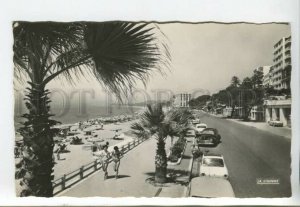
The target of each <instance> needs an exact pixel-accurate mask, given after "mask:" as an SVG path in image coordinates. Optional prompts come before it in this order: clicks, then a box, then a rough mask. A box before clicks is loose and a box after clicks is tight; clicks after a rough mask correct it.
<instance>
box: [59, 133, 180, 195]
mask: <svg viewBox="0 0 300 207" xmlns="http://www.w3.org/2000/svg"><path fill="white" fill-rule="evenodd" d="M156 143H157V141H156V139H154V138H151V139H148V140H146V141H145V142H144V143H142V144H141V145H139V146H138V147H136V148H134V149H133V150H131V151H130V152H128V153H127V154H126V155H125V156H124V157H123V158H122V160H121V165H120V169H119V178H118V179H115V177H114V171H113V165H112V164H110V165H109V167H108V174H109V176H108V179H106V180H104V179H103V177H104V174H103V171H102V170H100V171H98V172H96V173H95V174H93V175H91V176H90V177H88V178H87V179H84V180H83V181H81V182H79V183H78V184H76V185H75V186H73V187H72V188H70V189H67V190H65V191H64V192H62V193H61V194H59V195H58V196H72V197H93V196H101V197H154V196H158V195H159V194H161V195H164V196H168V197H181V196H182V195H183V191H184V186H181V185H178V184H165V185H164V186H153V185H152V184H150V183H148V182H147V179H148V178H149V177H153V176H154V172H155V162H154V159H155V153H156ZM169 147H170V141H169V139H167V140H166V150H167V149H168V148H169ZM170 189H172V190H170ZM165 191H167V192H168V193H167V192H165ZM170 194H171V195H170Z"/></svg>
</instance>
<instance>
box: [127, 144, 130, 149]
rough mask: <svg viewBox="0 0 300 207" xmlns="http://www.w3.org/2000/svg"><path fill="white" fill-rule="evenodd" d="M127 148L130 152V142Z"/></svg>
mask: <svg viewBox="0 0 300 207" xmlns="http://www.w3.org/2000/svg"><path fill="white" fill-rule="evenodd" d="M127 148H128V150H130V142H128V145H127Z"/></svg>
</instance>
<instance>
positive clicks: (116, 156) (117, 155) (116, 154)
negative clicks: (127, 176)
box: [112, 146, 121, 179]
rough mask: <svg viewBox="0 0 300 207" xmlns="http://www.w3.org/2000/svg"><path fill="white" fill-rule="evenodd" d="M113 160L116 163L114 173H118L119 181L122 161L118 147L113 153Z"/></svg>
mask: <svg viewBox="0 0 300 207" xmlns="http://www.w3.org/2000/svg"><path fill="white" fill-rule="evenodd" d="M112 160H113V162H114V171H115V172H116V175H115V178H116V179H117V178H118V174H119V167H120V161H121V152H120V150H119V148H118V147H117V146H115V147H114V151H113V152H112Z"/></svg>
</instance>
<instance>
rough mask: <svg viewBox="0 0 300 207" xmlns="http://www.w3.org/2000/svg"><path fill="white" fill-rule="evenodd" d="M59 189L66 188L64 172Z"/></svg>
mask: <svg viewBox="0 0 300 207" xmlns="http://www.w3.org/2000/svg"><path fill="white" fill-rule="evenodd" d="M61 189H62V190H64V189H66V174H64V175H63V176H62V178H61Z"/></svg>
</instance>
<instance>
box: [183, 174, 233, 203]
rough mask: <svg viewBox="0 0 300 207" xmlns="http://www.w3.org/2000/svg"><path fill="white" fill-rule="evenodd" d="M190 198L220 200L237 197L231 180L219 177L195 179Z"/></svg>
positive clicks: (190, 189)
mask: <svg viewBox="0 0 300 207" xmlns="http://www.w3.org/2000/svg"><path fill="white" fill-rule="evenodd" d="M189 196H190V197H200V198H218V197H235V194H234V191H233V188H232V185H231V184H230V182H229V180H226V179H224V178H217V177H206V176H203V177H195V178H193V179H192V180H191V182H190V186H189Z"/></svg>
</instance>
